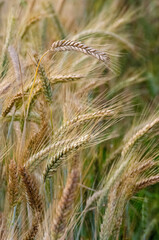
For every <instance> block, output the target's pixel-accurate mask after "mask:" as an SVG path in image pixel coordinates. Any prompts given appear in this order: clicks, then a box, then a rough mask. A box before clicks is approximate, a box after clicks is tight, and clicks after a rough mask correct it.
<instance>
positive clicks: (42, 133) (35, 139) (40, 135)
mask: <svg viewBox="0 0 159 240" xmlns="http://www.w3.org/2000/svg"><path fill="white" fill-rule="evenodd" d="M47 130H48V123H46V122H45V121H44V123H43V125H42V127H41V128H40V130H39V131H38V132H37V133H35V134H34V135H33V136H32V138H31V139H30V141H29V143H28V145H27V148H26V150H25V153H24V159H28V156H29V154H30V153H31V152H34V151H35V150H36V148H37V146H39V143H40V142H41V141H42V140H43V139H44V138H46V133H47Z"/></svg>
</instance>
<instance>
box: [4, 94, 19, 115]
mask: <svg viewBox="0 0 159 240" xmlns="http://www.w3.org/2000/svg"><path fill="white" fill-rule="evenodd" d="M22 96H23V95H22V93H18V94H17V95H15V96H14V97H13V98H12V99H11V101H10V102H9V104H8V105H7V107H6V108H5V109H4V110H3V112H2V116H3V117H5V116H6V115H7V114H8V113H9V112H10V111H11V109H12V107H13V105H14V103H16V102H17V101H18V100H19V99H22Z"/></svg>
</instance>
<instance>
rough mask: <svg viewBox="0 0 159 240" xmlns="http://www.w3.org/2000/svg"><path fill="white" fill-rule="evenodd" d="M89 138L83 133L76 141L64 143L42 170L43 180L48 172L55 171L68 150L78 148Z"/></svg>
mask: <svg viewBox="0 0 159 240" xmlns="http://www.w3.org/2000/svg"><path fill="white" fill-rule="evenodd" d="M89 139H90V136H88V135H85V136H83V137H81V138H80V139H78V140H77V141H74V142H72V143H71V144H69V145H66V147H64V148H63V149H62V150H61V151H59V152H58V153H57V154H56V155H55V156H53V157H52V158H51V160H50V163H49V164H48V165H47V167H46V169H45V171H44V182H45V181H46V178H47V177H48V175H49V174H50V172H52V173H55V172H56V171H57V169H58V167H59V166H60V165H61V161H62V158H63V157H64V156H66V155H67V154H68V153H69V152H71V151H73V150H77V149H79V148H80V147H81V146H82V145H84V144H86V143H87V142H88V141H89Z"/></svg>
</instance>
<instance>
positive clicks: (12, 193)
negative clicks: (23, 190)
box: [8, 160, 19, 207]
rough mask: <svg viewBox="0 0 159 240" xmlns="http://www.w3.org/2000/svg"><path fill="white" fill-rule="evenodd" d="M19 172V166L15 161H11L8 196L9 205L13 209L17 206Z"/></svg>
mask: <svg viewBox="0 0 159 240" xmlns="http://www.w3.org/2000/svg"><path fill="white" fill-rule="evenodd" d="M18 186H19V183H18V171H17V165H16V163H15V161H14V160H11V162H10V164H9V184H8V194H9V204H10V206H11V207H13V206H15V205H16V203H17V198H18Z"/></svg>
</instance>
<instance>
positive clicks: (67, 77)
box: [50, 74, 84, 84]
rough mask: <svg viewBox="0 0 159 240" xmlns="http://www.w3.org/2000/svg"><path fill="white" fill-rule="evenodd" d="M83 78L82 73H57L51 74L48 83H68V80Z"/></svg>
mask: <svg viewBox="0 0 159 240" xmlns="http://www.w3.org/2000/svg"><path fill="white" fill-rule="evenodd" d="M82 78H84V76H83V75H80V74H76V75H75V74H70V75H59V76H53V77H51V78H50V83H51V84H56V83H69V82H74V81H77V80H79V79H82Z"/></svg>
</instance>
